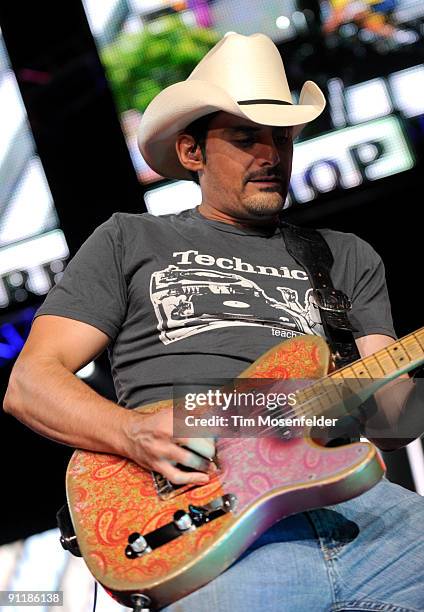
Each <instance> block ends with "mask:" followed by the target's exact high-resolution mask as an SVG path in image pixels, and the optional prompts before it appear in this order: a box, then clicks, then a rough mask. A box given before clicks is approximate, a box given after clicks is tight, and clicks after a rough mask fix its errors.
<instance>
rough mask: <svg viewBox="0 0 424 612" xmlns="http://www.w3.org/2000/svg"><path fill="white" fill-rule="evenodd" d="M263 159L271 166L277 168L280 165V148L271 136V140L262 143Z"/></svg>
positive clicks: (267, 139)
mask: <svg viewBox="0 0 424 612" xmlns="http://www.w3.org/2000/svg"><path fill="white" fill-rule="evenodd" d="M261 144H262V146H261V157H262V159H263V160H264V161H266V162H267V163H268V164H269V165H270V166H276V165H277V164H279V163H280V161H281V159H280V153H279V151H278V146H277V144H276V143H275V141H274V138H273V137H272V136H270V137H269V138H266V139H264V141H263V142H262V143H261Z"/></svg>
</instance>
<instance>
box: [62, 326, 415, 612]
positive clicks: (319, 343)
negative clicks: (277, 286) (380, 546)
mask: <svg viewBox="0 0 424 612" xmlns="http://www.w3.org/2000/svg"><path fill="white" fill-rule="evenodd" d="M330 361H331V359H330V351H329V348H328V346H327V344H326V342H325V341H324V340H323V339H322V338H321V337H318V336H311V335H308V336H303V337H300V338H299V337H298V338H294V339H291V340H287V341H285V342H282V343H280V344H278V345H276V346H275V347H273V348H272V349H270V350H269V351H268V352H266V353H265V354H264V355H262V356H261V357H260V358H259V359H257V361H255V362H254V363H253V364H252V365H251V366H250V367H249V368H247V369H246V370H245V371H244V372H243V373H242V374H241V375H240V377H241V378H273V379H275V378H285V379H310V380H311V386H309V387H308V388H306V389H304V390H303V391H302V390H301V391H299V394H300V396H299V397H300V400H301V401H300V402H298V404H297V405H303V406H305V405H307V406H308V407H309V409H308V410H309V414H323V413H325V408H326V407H325V402H324V403H323V399H322V398H323V394H322V392H320V390H322V384H323V381H329V380H330V381H332V382H333V383H335V384H337V383H338V382H343V381H347V380H356V381H359V383H360V384H359V385H358V386H357V388H356V390H355V393H353V392H352V398H353V399H354V400H355V398H356V401H357V403H359V404H360V403H362V401H363V400H364V399H365V398H366V397H369V396H370V395H371V394H373V393H374V392H375V391H376V390H377V389H378V388H379V387H381V386H382V385H383V384H385V383H386V382H388V381H389V380H392V379H393V378H395V377H396V376H398V375H399V374H401V373H403V372H407V371H409V370H411V369H413V368H415V367H417V366H418V365H420V364H421V363H422V362H423V361H424V328H423V329H421V330H419V331H418V332H416V333H414V334H410V335H409V336H406V337H405V338H403V339H402V340H399V341H397V342H395V343H393V344H391V345H390V346H389V347H387V348H385V349H383V350H381V351H379V352H377V353H375V354H374V355H372V356H369V357H367V358H365V359H362V360H359V361H356V362H355V363H353V364H352V365H350V366H348V367H345V368H342V369H341V370H337V371H335V372H332V373H330V374H329V373H328V372H329V370H330ZM358 389H360V393H358ZM302 394H303V395H302ZM314 397H316V398H318V399H317V401H316V402H315V404H316V405H315V406H314ZM333 403H334V402H333ZM170 405H172V400H166V401H161V402H157V403H155V404H149V405H148V406H143V407H142V408H141V410H143V411H145V412H146V411H150V412H154V411H158V410H162V409H164V408H167V407H169V406H170ZM216 449H217V461H218V464H219V470H218V471H217V472H216V473H215V474H214V475H213V477H211V479H210V481H209V482H208V483H207V484H206V485H199V486H196V485H184V486H179V487H177V486H174V485H172V484H171V483H170V482H168V481H167V480H166V479H165V478H163V477H160V476H159V475H158V474H154V473H152V472H150V471H147V470H144V469H142V468H141V467H139V466H138V465H136V464H135V463H133V462H132V461H130V460H128V459H124V458H121V457H117V456H114V455H107V454H101V453H95V452H88V451H81V450H77V451H75V453H74V454H73V456H72V458H71V461H70V463H69V466H68V470H67V480H66V487H67V498H68V506H69V510H70V515H71V519H72V525H73V528H74V531H75V536H76V541H77V545H78V546H76V545H75V537H71V538H66V537H63V538H62V544H63V545H64V546H65V547H67V548H69V549H72V548H73V552H76V553H77V554H78V552H79V551H80V553H81V555H82V556H83V557H84V560H85V562H86V564H87V566H88V568H89V570H90V571H91V573H92V574H93V576H94V577H95V578H96V579H97V580H98V582H100V583H101V585H102V586H103V587H104V588H105V589H106V591H107V592H108V593H109V594H110V595H111V596H112V597H113V598H114V599H115V600H117V601H118V602H120V603H122V604H124V605H126V606H129V607H134V610H142V609H144V608H145V607H146V608H148V607H149V606H150V605H151V606H152V607H153V608H155V609H156V608H161V607H163V606H166V605H168V604H170V603H172V602H174V601H176V600H178V599H179V598H181V597H184V596H185V595H187V594H188V593H190V592H192V591H194V590H196V589H198V588H199V587H201V586H202V585H204V584H205V583H207V582H209V581H210V580H212V579H213V578H215V577H216V576H217V575H218V574H220V573H221V572H223V571H224V570H225V569H226V568H228V567H229V566H230V565H231V564H232V563H233V562H234V561H235V560H236V559H237V558H238V557H239V556H240V555H241V554H242V553H243V551H245V550H246V549H247V548H248V547H249V546H250V544H251V543H252V542H253V541H254V540H255V539H256V538H258V537H259V536H260V535H261V534H262V533H263V532H264V531H265V530H266V529H268V528H269V527H270V526H271V525H272V524H273V523H275V522H276V521H278V520H280V519H283V518H285V517H287V516H288V515H290V514H295V513H298V512H302V511H305V510H309V509H313V508H317V507H323V506H326V505H331V504H335V503H339V502H341V501H345V500H347V499H351V498H353V497H355V496H357V495H360V494H361V493H363V492H364V491H367V490H368V489H370V488H371V487H372V486H374V485H375V484H376V483H377V482H378V481H379V480H380V478H381V477H382V475H383V474H384V470H385V466H384V463H383V461H382V459H381V457H380V454H379V453H378V451H377V449H376V447H375V446H374V445H373V444H370V443H369V442H362V441H361V442H354V443H349V444H342V445H340V446H335V447H330V446H324V445H323V444H322V443H319V442H318V441H317V440H316V439H314V438H312V437H310V436H303V437H293V438H292V439H283V438H281V437H279V436H277V435H273V436H262V437H261V436H259V437H256V438H251V437H249V438H232V439H230V438H226V439H218V440H217V444H216ZM77 548H79V551H78V549H77Z"/></svg>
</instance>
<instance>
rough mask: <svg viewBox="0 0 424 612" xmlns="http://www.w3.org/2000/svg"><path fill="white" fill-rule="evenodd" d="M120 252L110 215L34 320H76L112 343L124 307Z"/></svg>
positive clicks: (117, 230) (118, 235)
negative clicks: (47, 317) (59, 317)
mask: <svg viewBox="0 0 424 612" xmlns="http://www.w3.org/2000/svg"><path fill="white" fill-rule="evenodd" d="M122 250H123V243H122V232H121V228H120V225H119V221H118V214H117V213H114V214H113V215H112V217H111V218H110V219H108V221H106V222H105V223H103V224H102V225H100V226H99V227H98V228H97V229H96V230H95V231H94V232H93V233H92V234H91V236H90V237H89V238H88V239H87V240H86V241H85V242H84V244H83V245H82V246H81V248H80V249H79V250H78V252H77V253H76V254H75V256H74V257H73V258H72V259H71V261H70V262H69V263H68V265H67V267H66V269H65V272H64V274H63V276H62V278H61V279H60V281H59V282H58V283H57V284H56V285H55V286H54V287H53V288H52V289H51V290H50V292H49V293H48V294H47V297H46V299H45V301H44V303H43V304H42V306H41V307H40V308H39V309H38V310H37V312H36V314H35V317H38V316H40V315H46V314H49V315H58V316H63V317H68V318H70V319H76V320H77V321H82V322H84V323H88V324H89V325H93V326H94V327H97V328H98V329H100V330H101V331H103V332H104V333H105V334H107V335H108V336H109V337H110V338H111V339H112V340H114V339H115V338H116V336H117V334H118V332H119V329H120V327H121V325H122V322H123V320H124V318H125V314H126V308H127V288H126V282H125V275H124V271H123V269H122V261H123V257H122ZM35 317H34V318H35Z"/></svg>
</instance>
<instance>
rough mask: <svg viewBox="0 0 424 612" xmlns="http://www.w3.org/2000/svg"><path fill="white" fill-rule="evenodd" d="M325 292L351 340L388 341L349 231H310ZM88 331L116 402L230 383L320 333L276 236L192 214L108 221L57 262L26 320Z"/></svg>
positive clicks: (377, 290) (382, 309) (377, 281)
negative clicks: (334, 291) (95, 332)
mask: <svg viewBox="0 0 424 612" xmlns="http://www.w3.org/2000/svg"><path fill="white" fill-rule="evenodd" d="M320 231H321V232H322V234H323V235H324V237H325V239H326V240H327V242H328V244H329V246H330V248H331V251H332V253H333V255H334V262H335V263H334V266H333V270H332V279H333V283H334V286H335V287H336V288H338V289H341V290H342V291H344V292H345V293H346V294H347V295H348V296H349V298H350V299H351V300H352V305H353V307H352V311H351V314H350V319H351V321H352V323H353V325H354V326H355V328H356V329H357V330H358V331H357V332H355V336H356V337H360V336H364V335H367V334H385V335H388V336H392V337H395V332H394V330H393V323H392V318H391V312H390V304H389V299H388V295H387V289H386V283H385V275H384V267H383V263H382V261H381V259H380V257H379V256H378V255H377V253H376V252H375V251H374V249H373V248H372V247H371V246H370V245H369V244H368V243H366V242H365V241H364V240H361V239H360V238H358V237H357V236H355V235H353V234H346V233H342V232H336V231H333V230H328V229H324V230H320ZM42 314H51V315H60V316H64V317H69V318H71V319H76V320H78V321H83V322H85V323H89V324H90V325H94V326H95V327H97V328H98V329H100V330H102V331H103V332H104V333H106V334H107V335H108V336H110V338H111V340H112V341H111V343H110V345H109V347H108V353H109V358H110V362H111V366H112V375H113V379H114V383H115V388H116V393H117V397H118V401H119V403H120V404H122V405H123V406H126V407H129V408H133V407H135V406H139V405H141V404H145V403H148V402H151V401H156V400H158V399H165V398H169V397H172V384H173V382H175V381H177V382H178V381H181V380H188V379H191V380H192V381H193V382H195V381H196V379H199V378H201V379H205V378H209V377H211V378H231V377H233V376H236V375H237V374H239V373H240V372H242V371H243V370H244V369H246V368H247V367H248V365H249V364H250V363H251V362H253V361H254V360H255V359H256V358H257V357H258V356H259V355H260V354H261V353H263V352H265V351H266V350H267V349H269V348H270V347H271V346H273V345H275V344H277V343H278V342H281V341H282V340H284V339H287V338H291V337H294V336H296V335H302V334H319V335H322V334H323V330H322V325H321V322H320V317H319V313H318V310H317V307H316V305H315V303H314V299H313V296H312V290H311V286H310V282H309V279H308V277H307V275H306V273H305V271H304V270H303V269H302V268H301V267H300V266H299V264H298V263H297V262H296V261H295V260H294V259H293V258H292V257H291V256H290V255H289V254H288V253H287V251H286V249H285V246H284V242H283V240H282V237H281V234H280V230H279V229H277V230H275V231H274V232H273V233H272V234H270V233H269V232H268V233H266V232H264V231H259V230H258V231H256V230H244V229H240V228H237V227H234V226H233V225H229V224H226V223H221V222H218V221H210V220H207V219H205V218H204V217H203V216H202V215H201V214H200V213H199V212H198V211H197V210H188V211H184V212H182V213H180V214H178V215H167V216H164V217H155V216H153V215H150V214H147V213H144V214H139V215H136V214H127V213H115V214H113V215H112V217H111V218H110V219H109V220H108V221H106V222H105V223H103V224H102V225H100V226H99V227H98V228H97V229H96V230H95V231H94V232H93V234H92V235H91V236H90V237H89V238H88V240H87V241H86V242H85V243H84V244H83V245H82V247H81V248H80V250H79V251H78V252H77V254H76V255H75V256H74V258H73V259H72V260H71V261H70V263H69V264H68V266H67V268H66V270H65V273H64V275H63V277H62V279H61V280H60V282H59V283H58V284H57V285H56V286H55V287H53V289H52V290H51V291H50V293H49V294H48V296H47V297H46V300H45V302H44V304H43V305H42V306H41V308H40V309H39V310H38V311H37V313H36V315H35V316H39V315H42Z"/></svg>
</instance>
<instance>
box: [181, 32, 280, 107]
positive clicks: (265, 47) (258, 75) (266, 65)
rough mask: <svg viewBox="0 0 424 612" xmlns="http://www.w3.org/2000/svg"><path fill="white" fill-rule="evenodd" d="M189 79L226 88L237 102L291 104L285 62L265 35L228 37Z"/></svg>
mask: <svg viewBox="0 0 424 612" xmlns="http://www.w3.org/2000/svg"><path fill="white" fill-rule="evenodd" d="M187 80H199V81H208V82H209V83H212V84H214V85H217V86H218V87H222V88H223V89H225V90H226V91H227V93H228V94H229V95H230V96H231V97H232V98H233V99H234V100H236V101H242V100H258V99H269V100H282V101H284V102H289V103H290V104H291V103H292V97H291V93H290V88H289V85H288V82H287V77H286V72H285V70H284V64H283V60H282V59H281V56H280V53H279V51H278V49H277V47H276V46H275V45H274V43H273V42H272V40H271V39H270V38H268V36H265V35H264V34H252V35H251V36H243V35H242V34H236V33H229V34H227V35H226V36H225V37H224V38H223V39H222V40H221V41H220V42H219V43H218V44H217V45H215V47H213V48H212V49H211V50H210V51H209V53H207V54H206V55H205V57H204V58H203V59H202V60H201V61H200V63H199V64H198V65H197V66H196V68H195V69H194V70H193V72H192V73H191V74H190V76H189V77H188V79H187Z"/></svg>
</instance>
